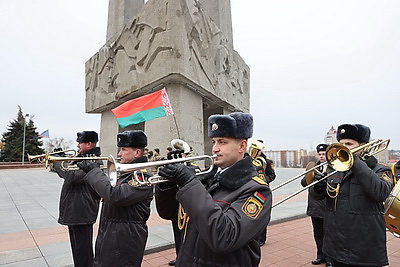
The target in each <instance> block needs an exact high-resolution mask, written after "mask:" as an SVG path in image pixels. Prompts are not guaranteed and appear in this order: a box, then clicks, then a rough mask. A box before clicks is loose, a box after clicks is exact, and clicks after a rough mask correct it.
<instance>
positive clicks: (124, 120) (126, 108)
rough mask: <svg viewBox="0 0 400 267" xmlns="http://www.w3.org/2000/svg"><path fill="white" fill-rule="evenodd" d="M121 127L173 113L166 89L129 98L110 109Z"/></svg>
mask: <svg viewBox="0 0 400 267" xmlns="http://www.w3.org/2000/svg"><path fill="white" fill-rule="evenodd" d="M111 112H112V113H113V114H114V116H115V118H116V119H117V122H118V124H119V126H120V127H121V128H125V127H126V126H129V125H131V124H138V123H141V122H144V121H149V120H152V119H155V118H159V117H164V116H169V115H172V114H174V112H173V110H172V106H171V103H170V102H169V98H168V95H167V90H165V88H164V89H162V90H160V91H157V92H154V93H151V94H148V95H144V96H141V97H138V98H135V99H132V100H129V101H127V102H125V103H123V104H121V105H119V106H118V107H116V108H114V109H112V110H111Z"/></svg>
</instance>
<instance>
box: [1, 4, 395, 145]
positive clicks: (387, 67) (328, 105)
mask: <svg viewBox="0 0 400 267" xmlns="http://www.w3.org/2000/svg"><path fill="white" fill-rule="evenodd" d="M231 5H232V19H233V35H234V36H233V38H234V48H235V50H236V51H238V52H239V54H240V55H241V56H242V58H243V59H244V60H245V62H246V63H247V64H248V65H249V67H250V87H251V88H250V101H251V104H250V112H251V113H252V114H253V116H254V118H255V129H254V137H255V138H256V139H263V140H264V142H265V143H266V145H267V149H301V148H305V149H308V150H310V149H311V148H313V149H314V148H315V146H316V145H317V144H319V143H321V142H323V137H324V135H325V133H326V132H327V131H328V130H329V129H330V128H331V127H332V126H334V127H335V128H336V127H337V126H339V125H340V124H343V123H361V124H365V125H368V126H370V128H371V130H372V137H373V138H390V139H391V145H390V147H389V148H390V149H400V140H399V133H400V126H399V123H398V122H397V121H398V116H399V100H400V99H399V96H400V90H399V89H400V88H399V84H400V74H399V71H400V1H398V0H391V1H390V0H385V1H379V0H376V1H370V0H359V1H353V0H345V1H339V0H336V1H320V0H315V1H310V0H303V1H299V0H292V1H289V0H273V1H270V0H252V1H243V0H231ZM0 9H1V10H2V16H0V35H1V39H2V42H1V43H0V59H1V65H0V75H1V77H2V79H1V84H0V88H1V100H2V101H1V112H0V133H4V132H5V131H6V130H7V127H8V126H9V124H10V121H13V120H15V119H16V117H17V112H18V105H19V106H21V108H22V110H23V112H24V113H28V114H30V115H31V116H33V120H34V122H35V125H36V126H37V130H38V132H39V133H41V132H43V131H45V130H47V129H49V131H50V138H56V137H64V138H65V139H68V140H72V141H73V142H72V144H74V145H75V139H76V132H78V131H81V130H91V129H93V130H96V131H99V128H100V115H98V114H86V113H85V89H84V82H85V62H86V61H87V60H88V59H89V58H90V57H91V56H92V55H93V54H95V53H96V52H97V51H98V50H99V48H100V47H101V46H102V45H103V44H104V43H105V39H106V28H107V12H108V0H79V1H78V0H40V1H31V0H18V1H0ZM175 112H177V111H175ZM43 140H44V141H46V139H43Z"/></svg>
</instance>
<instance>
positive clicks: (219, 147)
mask: <svg viewBox="0 0 400 267" xmlns="http://www.w3.org/2000/svg"><path fill="white" fill-rule="evenodd" d="M212 143H213V147H212V153H213V154H215V155H217V157H216V158H215V159H214V164H215V165H216V166H218V167H220V168H221V169H224V168H227V167H230V166H232V165H233V164H235V163H236V162H238V161H239V160H241V159H243V156H244V153H245V152H246V148H247V140H245V139H236V138H231V137H213V138H212Z"/></svg>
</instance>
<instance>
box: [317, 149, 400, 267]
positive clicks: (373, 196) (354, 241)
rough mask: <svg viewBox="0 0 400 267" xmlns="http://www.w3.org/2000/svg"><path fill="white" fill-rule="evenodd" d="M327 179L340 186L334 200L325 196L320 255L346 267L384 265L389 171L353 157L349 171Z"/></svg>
mask: <svg viewBox="0 0 400 267" xmlns="http://www.w3.org/2000/svg"><path fill="white" fill-rule="evenodd" d="M370 159H375V158H373V157H371V158H370ZM370 159H369V160H368V161H370ZM375 160H376V159H375ZM331 171H332V170H331ZM328 172H329V169H328ZM327 179H328V185H329V186H332V187H333V188H337V185H338V183H340V186H339V191H338V195H337V197H334V198H332V197H329V196H327V197H326V200H327V201H326V213H325V226H324V228H325V229H326V232H325V236H324V245H323V251H324V254H325V255H327V256H329V257H330V258H332V259H335V260H336V261H339V262H342V263H346V264H352V265H369V266H371V265H372V266H383V265H388V258H387V250H386V224H385V218H384V214H383V212H384V207H383V202H384V201H385V200H386V198H387V197H388V196H389V194H390V191H391V189H392V182H393V177H392V174H391V172H390V168H388V167H386V166H383V165H381V164H376V162H375V163H374V164H368V165H367V164H366V163H365V162H364V161H362V160H360V159H359V158H358V157H357V156H354V165H353V167H352V168H351V169H350V170H349V171H347V172H338V173H337V174H335V175H332V176H331V177H329V178H327ZM314 193H315V191H314ZM330 194H333V196H334V193H330ZM324 195H325V196H326V192H324Z"/></svg>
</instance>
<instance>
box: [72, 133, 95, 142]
mask: <svg viewBox="0 0 400 267" xmlns="http://www.w3.org/2000/svg"><path fill="white" fill-rule="evenodd" d="M76 135H77V136H78V137H77V138H76V142H78V143H89V142H93V143H97V142H98V141H99V136H98V135H97V133H96V132H95V131H83V132H79V133H76Z"/></svg>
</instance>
